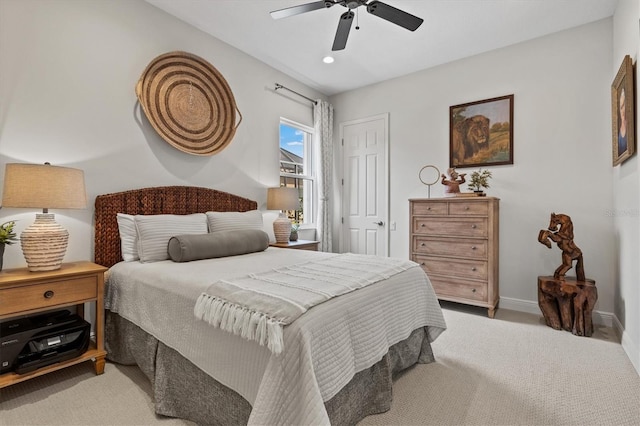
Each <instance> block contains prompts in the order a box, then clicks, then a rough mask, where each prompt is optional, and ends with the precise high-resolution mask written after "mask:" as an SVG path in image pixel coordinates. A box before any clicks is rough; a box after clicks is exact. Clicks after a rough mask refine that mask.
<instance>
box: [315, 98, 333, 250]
mask: <svg viewBox="0 0 640 426" xmlns="http://www.w3.org/2000/svg"><path fill="white" fill-rule="evenodd" d="M313 127H314V133H315V137H316V138H317V140H316V143H314V146H315V149H316V156H315V158H317V159H318V162H317V167H318V179H317V185H318V217H317V220H316V223H317V224H318V231H317V232H318V235H317V238H318V239H319V240H320V245H319V250H320V251H326V252H331V251H332V243H331V210H332V208H333V206H332V205H331V203H330V198H331V191H332V186H331V175H332V173H333V105H331V104H330V103H328V102H326V101H323V100H322V99H318V100H317V101H316V104H315V106H314V108H313Z"/></svg>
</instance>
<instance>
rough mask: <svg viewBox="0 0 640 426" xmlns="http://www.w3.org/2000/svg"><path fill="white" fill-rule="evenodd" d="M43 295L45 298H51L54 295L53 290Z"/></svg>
mask: <svg viewBox="0 0 640 426" xmlns="http://www.w3.org/2000/svg"><path fill="white" fill-rule="evenodd" d="M43 296H44V298H45V299H51V298H52V297H53V290H47V291H45V292H44V295H43Z"/></svg>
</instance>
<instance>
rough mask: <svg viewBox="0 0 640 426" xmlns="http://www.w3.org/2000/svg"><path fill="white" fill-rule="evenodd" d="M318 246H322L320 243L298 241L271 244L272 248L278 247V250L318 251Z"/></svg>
mask: <svg viewBox="0 0 640 426" xmlns="http://www.w3.org/2000/svg"><path fill="white" fill-rule="evenodd" d="M318 244H320V241H311V240H297V241H287V242H286V243H271V244H269V245H270V246H271V247H278V248H289V249H296V250H311V251H318Z"/></svg>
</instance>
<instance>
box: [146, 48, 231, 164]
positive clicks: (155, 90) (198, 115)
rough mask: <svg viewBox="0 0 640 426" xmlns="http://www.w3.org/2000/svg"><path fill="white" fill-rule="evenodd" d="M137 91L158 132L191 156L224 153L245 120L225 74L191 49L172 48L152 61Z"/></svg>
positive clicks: (148, 116)
mask: <svg viewBox="0 0 640 426" xmlns="http://www.w3.org/2000/svg"><path fill="white" fill-rule="evenodd" d="M136 95H137V96H138V99H139V100H140V105H142V109H143V110H144V112H145V114H146V115H147V118H148V119H149V121H150V122H151V125H152V126H153V128H154V129H156V131H157V132H158V134H159V135H160V136H162V138H163V139H164V140H166V141H167V142H168V143H170V144H171V145H172V146H173V147H175V148H177V149H179V150H180V151H183V152H187V153H189V154H194V155H213V154H217V153H218V152H220V151H222V150H223V149H224V148H225V147H226V146H227V145H229V143H230V142H231V140H232V139H233V136H234V135H235V133H236V129H237V128H238V126H239V125H240V122H241V121H242V114H240V111H239V110H238V108H237V106H236V102H235V99H234V98H233V93H232V92H231V88H230V87H229V85H228V84H227V81H226V80H225V79H224V77H223V76H222V74H220V72H219V71H218V70H217V69H215V68H214V67H213V65H211V64H210V63H208V62H207V61H205V60H204V59H202V58H200V57H199V56H196V55H193V54H191V53H187V52H169V53H165V54H164V55H160V56H158V57H157V58H155V59H154V60H153V61H151V63H150V64H149V65H148V66H147V68H146V69H145V70H144V72H143V73H142V76H141V77H140V80H139V81H138V84H137V85H136ZM236 111H237V112H238V116H239V120H238V122H237V123H236Z"/></svg>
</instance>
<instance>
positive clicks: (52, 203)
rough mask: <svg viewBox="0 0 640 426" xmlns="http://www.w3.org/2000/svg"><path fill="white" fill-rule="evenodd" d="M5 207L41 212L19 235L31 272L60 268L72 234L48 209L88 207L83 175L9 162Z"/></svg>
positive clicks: (5, 174) (49, 166)
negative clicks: (37, 209) (33, 209)
mask: <svg viewBox="0 0 640 426" xmlns="http://www.w3.org/2000/svg"><path fill="white" fill-rule="evenodd" d="M2 206H3V207H17V208H39V209H40V208H41V209H42V213H37V214H36V221H35V222H34V223H33V224H32V225H31V226H29V227H28V228H26V229H25V230H24V231H22V234H20V245H21V246H22V253H23V254H24V258H25V260H26V261H27V266H28V268H29V271H34V272H35V271H52V270H55V269H60V265H61V264H62V259H63V258H64V255H65V253H66V251H67V244H68V242H69V232H68V231H67V230H66V229H64V228H63V227H62V226H60V225H59V224H58V223H56V221H55V215H54V214H53V213H49V210H48V209H84V208H86V207H87V194H86V190H85V186H84V172H83V171H82V170H78V169H72V168H69V167H58V166H52V165H50V164H49V163H45V164H43V165H41V164H19V163H9V164H7V165H6V168H5V172H4V191H3V193H2Z"/></svg>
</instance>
